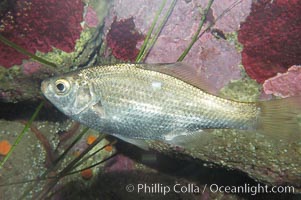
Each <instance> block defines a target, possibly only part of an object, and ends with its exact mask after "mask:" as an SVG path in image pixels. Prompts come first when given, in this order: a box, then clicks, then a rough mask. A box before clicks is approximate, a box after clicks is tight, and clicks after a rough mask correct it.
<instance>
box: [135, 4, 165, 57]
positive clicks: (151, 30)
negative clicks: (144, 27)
mask: <svg viewBox="0 0 301 200" xmlns="http://www.w3.org/2000/svg"><path fill="white" fill-rule="evenodd" d="M166 1H167V0H163V1H162V4H161V6H160V8H159V10H158V11H157V13H156V15H155V19H154V21H153V23H152V25H151V27H150V29H149V31H148V33H147V35H146V38H145V40H144V42H143V44H142V46H141V49H140V51H139V54H138V56H137V58H136V62H141V60H142V59H141V58H142V55H143V53H144V51H145V48H146V46H147V43H148V41H149V39H150V36H151V34H152V32H153V30H154V28H155V26H156V24H157V21H158V18H159V16H160V14H161V13H162V10H163V8H164V6H165V4H166Z"/></svg>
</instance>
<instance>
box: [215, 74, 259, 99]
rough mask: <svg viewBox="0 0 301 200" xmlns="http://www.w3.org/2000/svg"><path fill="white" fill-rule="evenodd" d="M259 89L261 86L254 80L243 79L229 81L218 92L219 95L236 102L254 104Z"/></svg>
mask: <svg viewBox="0 0 301 200" xmlns="http://www.w3.org/2000/svg"><path fill="white" fill-rule="evenodd" d="M261 89H262V86H261V85H260V84H258V83H257V82H256V81H255V80H252V79H250V78H248V77H245V78H243V79H240V80H232V81H230V83H228V84H227V85H226V86H225V87H223V88H222V89H221V90H220V92H219V95H220V96H221V97H224V98H230V99H233V100H237V101H242V102H254V101H257V100H258V98H259V96H260V91H261Z"/></svg>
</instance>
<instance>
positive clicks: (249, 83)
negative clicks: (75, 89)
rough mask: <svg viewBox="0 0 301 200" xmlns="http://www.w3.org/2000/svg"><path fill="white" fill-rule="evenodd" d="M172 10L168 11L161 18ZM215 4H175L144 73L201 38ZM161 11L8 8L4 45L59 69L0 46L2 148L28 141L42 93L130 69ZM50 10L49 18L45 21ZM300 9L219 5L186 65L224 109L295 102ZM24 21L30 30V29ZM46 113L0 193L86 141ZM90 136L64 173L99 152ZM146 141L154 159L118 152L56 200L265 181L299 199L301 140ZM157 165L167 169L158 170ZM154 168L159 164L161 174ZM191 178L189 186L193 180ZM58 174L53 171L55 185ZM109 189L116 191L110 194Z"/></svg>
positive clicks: (78, 176)
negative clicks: (181, 144) (53, 84)
mask: <svg viewBox="0 0 301 200" xmlns="http://www.w3.org/2000/svg"><path fill="white" fill-rule="evenodd" d="M171 2H172V1H171V0H167V1H166V6H165V7H164V8H163V12H162V14H161V15H160V16H159V18H160V19H161V18H162V17H163V15H164V13H166V11H167V9H168V6H169V5H170V4H171ZM208 2H209V0H206V1H197V0H178V1H177V3H176V5H175V7H174V8H173V11H172V13H171V14H170V16H169V18H168V20H167V21H166V23H165V24H164V26H163V29H162V30H161V31H160V35H159V37H158V38H157V41H156V43H155V45H154V46H153V47H152V48H151V51H150V52H149V53H148V55H147V56H146V59H145V60H144V62H146V63H162V62H176V61H177V59H178V58H179V56H180V55H181V54H182V52H183V51H184V50H185V48H187V46H188V44H189V42H190V41H191V39H192V38H193V35H194V33H195V32H196V30H197V29H198V26H199V24H200V20H201V19H202V15H203V14H204V9H205V7H206V6H207V4H208ZM161 3H162V1H161V0H154V1H147V0H138V1H131V0H122V1H121V0H114V1H110V2H109V1H101V0H85V1H78V0H76V1H71V0H69V1H68V0H67V1H55V0H51V1H47V2H46V1H39V2H38V1H37V0H28V1H20V0H14V1H3V2H1V3H0V19H1V20H2V21H1V22H2V23H1V26H0V34H2V35H4V36H5V37H6V38H8V39H9V40H11V41H12V42H14V43H16V44H18V45H19V46H22V47H23V48H25V49H26V50H27V51H29V52H31V53H34V54H35V55H37V56H39V57H41V58H44V59H46V60H48V61H51V62H53V63H55V64H56V65H57V66H58V67H56V68H54V67H49V66H47V65H45V64H41V63H38V62H37V61H35V60H33V59H28V57H27V56H25V55H22V54H20V53H19V52H17V51H16V50H15V49H12V48H11V47H8V46H5V45H4V44H2V43H0V50H1V52H0V65H1V66H2V67H0V80H1V82H0V103H1V110H0V118H1V119H2V120H1V121H0V127H2V130H1V135H0V141H2V140H5V141H9V142H10V143H11V144H12V143H13V141H14V140H15V139H16V137H17V134H18V133H20V132H21V131H22V128H23V126H24V123H25V122H24V121H23V120H28V119H29V118H30V116H31V113H32V112H33V110H34V108H35V106H36V102H37V101H40V100H41V99H42V96H41V95H40V91H39V90H40V89H39V88H40V86H39V84H40V81H41V80H42V79H44V78H47V77H49V76H52V75H53V74H57V73H62V72H67V71H71V70H75V69H77V68H81V67H89V66H92V65H98V64H103V63H112V62H127V61H131V62H133V61H135V59H136V56H137V54H138V53H139V50H140V48H141V46H142V43H143V40H144V39H145V38H146V36H147V34H148V30H149V28H150V26H151V24H152V22H153V19H154V18H155V16H156V13H157V10H158V9H159V7H160V5H161ZM2 5H3V6H2ZM46 7H47V9H46ZM12 8H15V9H12ZM45 10H48V11H49V12H43V11H45ZM299 10H300V3H299V1H295V0H294V1H290V2H287V1H283V0H274V1H270V0H269V1H267V0H260V1H251V0H246V1H237V0H226V1H223V4H221V3H219V2H218V1H214V3H213V4H212V6H211V8H210V9H209V12H208V15H207V19H206V21H205V23H204V27H203V28H202V30H201V35H200V36H199V37H198V39H197V41H196V43H195V44H194V46H193V47H192V48H191V50H190V51H189V53H188V54H187V56H186V57H185V59H184V62H185V63H187V64H189V65H192V66H194V67H195V70H196V73H199V74H201V76H202V78H204V79H205V80H206V81H207V82H208V83H209V84H210V85H212V87H213V88H212V91H211V92H212V93H214V94H216V95H219V96H222V97H224V98H228V99H233V100H237V101H244V102H248V101H258V99H268V98H269V99H270V98H274V96H278V97H288V96H294V95H300V87H299V84H298V83H299V82H300V66H297V64H300V63H298V59H299V60H300V52H301V51H300V48H299V47H298V45H297V44H298V41H300V20H299V21H298V18H296V15H297V13H298V11H299ZM107 12H108V13H107ZM37 18H39V19H41V20H37ZM29 22H30V24H32V27H29V26H28V24H29ZM157 26H158V25H157ZM157 26H156V27H157ZM36 29H38V30H36ZM47 30H49V31H47ZM10 31H11V32H10ZM53 31H56V33H55V34H53ZM21 36H22V37H21ZM12 58H13V59H12ZM288 68H289V70H287V69H288ZM277 73H279V74H278V75H277ZM262 83H264V84H263V85H262ZM267 95H268V96H267ZM12 103H13V104H12ZM44 109H45V110H42V112H41V113H40V114H41V116H40V117H39V119H38V121H36V122H34V124H33V125H32V126H31V127H30V130H29V132H28V135H27V136H26V137H25V138H24V140H23V141H22V143H21V144H20V146H19V147H18V148H17V149H16V150H15V151H14V154H13V155H12V157H11V158H10V160H9V161H8V162H7V163H6V165H5V167H4V168H2V169H1V170H3V172H1V173H0V180H1V181H0V182H1V183H2V182H5V181H6V180H8V179H9V180H10V182H12V183H16V182H19V181H22V180H21V179H25V180H33V179H36V178H37V177H38V178H40V177H41V174H40V172H41V171H47V170H49V169H53V168H51V167H52V166H54V165H55V164H54V163H55V162H54V160H55V159H56V158H57V157H59V153H62V152H63V151H62V150H63V149H65V148H68V146H69V145H70V143H72V141H73V140H72V139H74V137H76V136H77V135H78V132H80V130H83V128H82V127H79V126H78V124H77V125H76V124H74V123H73V122H70V121H69V120H66V118H64V117H62V115H60V114H59V113H58V111H57V110H55V109H54V108H53V107H52V106H51V105H49V104H46V106H45V108H44ZM47 113H51V116H49V115H47ZM20 120H21V122H20ZM95 135H98V133H95V132H93V131H91V130H90V131H89V132H88V133H86V135H85V136H84V137H83V138H82V139H81V140H79V141H78V143H77V144H76V145H75V147H74V148H72V151H71V152H70V154H68V156H66V160H65V161H63V162H62V163H61V165H60V166H59V168H58V169H59V170H60V169H64V167H65V166H67V165H68V164H69V163H70V161H71V160H72V159H75V158H76V157H77V156H78V155H79V154H80V152H81V151H82V150H83V149H86V148H88V147H89V145H91V144H93V141H95V140H96V136H95ZM111 139H112V138H111ZM111 139H109V140H104V141H103V142H102V143H100V146H98V147H99V148H102V146H103V145H106V144H107V143H108V142H109V141H111ZM113 140H114V139H113ZM148 142H149V145H150V147H151V149H152V150H153V152H143V151H142V152H141V154H138V153H137V152H140V151H141V150H137V149H135V148H133V147H131V146H130V145H129V146H126V148H124V147H122V144H123V143H122V142H118V143H117V145H120V144H121V145H120V146H121V147H118V151H117V152H121V153H123V155H121V154H119V155H117V156H116V157H114V158H112V159H111V160H109V161H108V162H107V163H106V164H102V165H100V166H98V167H96V168H93V169H92V170H91V169H90V170H88V169H87V170H86V171H84V170H83V172H78V173H75V174H73V175H70V176H66V177H65V178H62V180H61V181H60V182H59V184H58V185H57V186H56V187H54V190H53V191H54V193H56V194H55V195H54V196H55V197H56V198H57V199H60V198H62V197H67V196H68V195H70V198H73V197H78V196H80V197H82V198H86V199H96V198H115V199H116V198H118V199H119V198H124V199H126V198H128V199H131V198H134V197H137V193H135V194H134V193H132V194H130V193H128V192H126V191H125V189H124V186H125V185H126V184H128V183H129V180H130V181H132V182H131V183H133V184H134V183H138V182H141V181H145V182H147V183H150V184H151V183H153V182H160V181H162V183H166V184H173V183H175V182H179V183H181V184H188V183H195V184H196V185H198V186H199V187H200V188H202V189H203V188H204V187H205V185H206V184H207V183H219V184H221V185H227V184H231V185H239V184H242V183H243V182H247V183H250V184H251V185H254V184H257V183H258V182H260V183H261V184H266V185H268V186H269V187H270V186H285V185H290V186H293V187H294V188H295V192H300V191H301V177H300V172H301V169H300V166H301V159H300V158H301V141H298V140H296V141H293V142H291V143H288V142H285V141H279V140H275V139H273V138H272V139H271V138H269V137H266V136H264V135H262V134H260V133H256V132H242V131H231V130H215V131H212V132H210V133H206V134H204V136H203V139H202V140H201V141H200V142H199V143H198V145H197V146H191V147H188V148H186V149H182V148H175V147H171V146H169V145H166V144H163V143H160V142H158V141H148ZM6 144H7V143H6ZM101 145H102V146H101ZM6 147H7V146H5V148H6ZM3 149H4V148H3ZM4 150H5V149H4ZM3 152H6V153H7V151H3ZM114 152H116V150H115V148H112V147H110V148H106V149H105V148H103V149H102V151H101V153H100V154H97V157H96V158H95V159H96V160H102V159H104V158H106V157H107V156H108V155H112V153H114ZM136 154H138V156H137V155H136ZM149 154H151V155H149ZM153 154H155V156H154V157H153ZM133 155H135V156H133ZM145 155H146V156H145ZM139 156H140V157H139ZM160 156H163V159H158V158H159V157H160ZM145 157H146V158H147V159H144V158H145ZM0 158H3V156H1V157H0ZM170 158H172V159H170ZM95 159H94V160H93V159H91V158H90V159H87V163H84V165H83V167H88V166H90V165H92V164H93V163H94V161H95ZM24 160H25V161H24ZM145 160H147V161H146V162H145ZM150 160H151V162H150ZM20 163H22V164H23V165H22V166H25V167H21V165H19V164H20ZM154 163H156V164H158V163H161V166H159V167H158V166H154V165H156V164H154ZM162 165H164V166H162ZM175 166H179V167H178V168H174V167H175ZM191 166H193V167H191ZM186 167H187V168H186ZM24 168H26V169H27V170H26V171H25V170H24ZM180 168H185V170H186V171H185V170H184V172H183V171H181V170H180ZM171 169H173V170H171ZM192 171H193V172H194V173H193V176H192V175H191V177H187V174H191V172H192ZM57 172H58V171H56V170H52V171H51V173H52V174H54V175H59V173H57ZM171 172H172V173H171ZM180 172H181V173H180ZM188 172H189V173H188ZM161 173H163V174H161ZM195 173H197V175H195ZM16 174H18V176H16ZM96 174H97V176H95V175H96ZM183 174H184V175H183ZM208 174H209V175H208ZM50 175H51V174H50ZM182 175H183V176H182ZM12 177H13V178H12ZM225 177H226V178H225ZM116 180H117V181H116ZM223 180H226V181H223ZM49 183H52V182H51V180H47V181H45V182H43V185H42V186H41V187H36V188H34V191H33V193H34V194H38V193H40V192H41V191H46V190H47V187H48V184H49ZM29 185H30V184H29V183H26V184H24V185H22V186H21V187H10V188H9V189H6V188H7V187H2V188H1V187H0V194H4V195H5V197H7V198H9V197H11V198H13V197H12V196H13V195H12V194H17V195H20V194H22V193H23V192H26V190H27V187H28V186H29ZM114 186H115V187H116V186H118V189H117V190H115V189H116V188H114ZM99 187H100V188H101V189H99ZM70 191H71V193H70ZM72 192H73V193H72ZM144 195H145V194H144ZM138 196H139V195H138ZM154 196H155V197H158V196H156V195H151V196H147V195H145V196H143V198H144V197H145V199H149V198H152V197H154ZM139 197H141V196H139ZM160 197H161V196H160ZM251 197H253V196H250V195H249V196H248V195H246V196H237V195H235V194H227V193H215V194H214V193H212V192H210V191H209V190H208V189H207V190H205V192H204V193H203V194H198V195H195V194H179V195H178V194H171V195H170V196H168V198H170V199H175V198H178V199H181V198H185V199H196V198H201V199H211V198H215V199H242V198H243V199H244V198H246V199H248V198H251ZM268 197H275V196H273V195H271V196H270V195H269V196H268ZM285 197H287V196H285ZM289 197H290V196H289Z"/></svg>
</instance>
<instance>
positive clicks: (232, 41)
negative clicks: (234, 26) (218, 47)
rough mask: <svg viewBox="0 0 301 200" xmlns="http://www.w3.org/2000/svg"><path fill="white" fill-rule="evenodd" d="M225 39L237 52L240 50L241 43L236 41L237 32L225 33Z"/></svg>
mask: <svg viewBox="0 0 301 200" xmlns="http://www.w3.org/2000/svg"><path fill="white" fill-rule="evenodd" d="M226 38H227V41H228V42H229V43H230V44H233V45H234V46H235V49H236V50H237V52H239V53H240V52H242V50H243V48H244V47H243V45H242V44H241V43H240V42H239V41H238V32H231V33H226Z"/></svg>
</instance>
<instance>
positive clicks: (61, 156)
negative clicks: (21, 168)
mask: <svg viewBox="0 0 301 200" xmlns="http://www.w3.org/2000/svg"><path fill="white" fill-rule="evenodd" d="M88 130H89V128H85V129H84V130H83V131H82V132H81V133H80V134H79V135H78V136H77V137H76V138H75V140H74V141H73V142H72V143H71V145H70V146H68V148H67V149H66V150H65V151H64V152H63V153H62V154H61V155H60V156H59V157H58V158H57V159H56V160H55V161H54V163H53V165H52V167H51V168H49V169H47V170H46V171H45V172H44V173H43V174H42V175H41V176H39V177H38V178H37V179H35V180H34V181H32V180H28V182H35V183H34V184H32V185H31V186H30V187H28V188H27V190H25V191H24V192H23V194H22V196H21V197H20V198H19V199H20V200H21V199H24V198H25V197H26V196H27V195H28V194H29V193H30V192H31V191H32V190H33V189H34V188H35V187H36V186H37V185H38V183H39V182H40V181H45V180H48V179H49V178H47V175H48V174H49V172H51V171H53V170H55V169H56V167H57V165H58V163H59V162H60V161H62V160H63V158H64V157H65V156H66V154H67V153H68V152H69V151H70V149H71V148H72V147H73V146H74V145H75V144H76V143H77V142H78V141H79V140H80V139H81V138H82V137H83V136H84V134H85V133H86V132H87V131H88Z"/></svg>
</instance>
